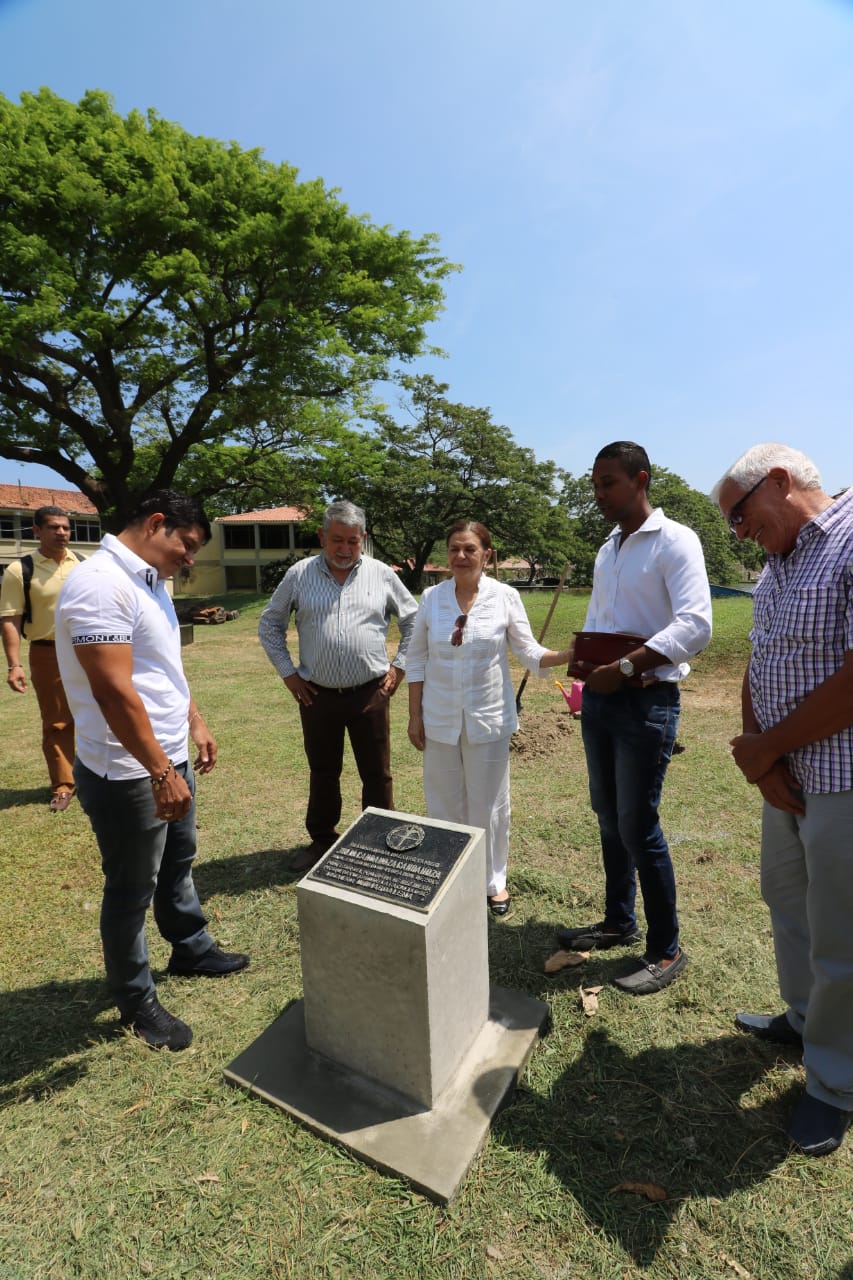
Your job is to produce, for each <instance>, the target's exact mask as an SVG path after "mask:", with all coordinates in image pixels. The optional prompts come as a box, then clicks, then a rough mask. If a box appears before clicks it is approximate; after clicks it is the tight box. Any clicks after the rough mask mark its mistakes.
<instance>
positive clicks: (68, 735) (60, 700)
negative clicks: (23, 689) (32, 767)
mask: <svg viewBox="0 0 853 1280" xmlns="http://www.w3.org/2000/svg"><path fill="white" fill-rule="evenodd" d="M30 676H31V677H32V682H33V688H34V689H35V691H36V698H37V699H38V704H39V711H40V712H41V726H42V735H41V749H42V751H43V752H44V758H45V760H46V761H47V771H48V773H49V774H50V789H51V791H58V790H59V789H60V788H66V787H67V788H68V790H69V791H73V790H74V775H73V773H72V768H73V765H74V720H73V718H72V715H71V711H70V709H69V706H68V699H67V698H66V697H65V689H64V688H63V686H62V679H61V677H60V675H59V666H58V664H57V661H56V649H55V648H54V646H53V645H52V644H41V643H35V644H31V645H30Z"/></svg>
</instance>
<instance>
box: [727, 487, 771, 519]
mask: <svg viewBox="0 0 853 1280" xmlns="http://www.w3.org/2000/svg"><path fill="white" fill-rule="evenodd" d="M766 479H767V476H762V477H761V479H760V480H757V481H756V483H755V484H754V485H753V486H752V488H751V489H747V491H746V493H745V494H744V495H743V497H742V498H738V500H737V502H736V503H735V505H734V506H733V507H732V509H731V511H730V512H729V514H728V515H727V516H726V520H727V521H728V524H729V528H730V529H731V530H732V531H734V530H735V529H737V527H738V526H739V525H742V524H743V522H744V514H743V509H744V506H745V505H746V503H747V502H748V501H749V499H750V498H751V497H752V495H753V494H754V493H755V490H756V489H758V488H759V487H760V486H761V485H763V484H764V481H765V480H766Z"/></svg>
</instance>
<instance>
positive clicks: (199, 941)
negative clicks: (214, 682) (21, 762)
mask: <svg viewBox="0 0 853 1280" xmlns="http://www.w3.org/2000/svg"><path fill="white" fill-rule="evenodd" d="M209 537H210V524H209V523H208V520H207V517H206V515H205V514H204V511H203V509H202V507H201V504H200V503H199V502H198V500H197V499H195V498H188V497H185V496H184V495H182V494H178V493H173V492H171V491H169V490H160V491H158V492H155V493H152V494H150V495H149V496H148V497H147V498H145V499H144V500H143V501H142V502H141V503H140V504H139V506H138V507H137V508H136V510H135V511H134V512H132V513H131V515H130V517H129V519H128V522H127V526H126V527H125V529H124V530H123V531H122V532H121V533H120V534H119V535H118V536H117V537H113V536H112V535H111V534H107V536H106V537H105V538H104V540H103V541H102V543H101V546H100V547H99V549H98V550H97V551H96V552H95V554H94V555H93V556H92V557H91V558H90V559H89V560H87V561H86V562H85V564H83V565H81V566H80V567H79V568H78V569H77V570H76V571H75V573H74V574H73V575H72V577H70V578H69V579H68V582H67V583H66V584H65V586H64V587H63V589H62V592H61V594H60V597H59V602H58V605H57V609H56V652H57V658H58V660H59V668H60V671H61V673H62V680H63V684H64V686H65V690H66V693H67V695H68V702H69V704H70V706H71V709H72V711H73V713H74V720H75V722H76V726H77V758H76V760H75V762H74V780H75V782H76V784H77V794H78V796H79V799H80V804H81V806H82V808H83V810H84V811H85V813H86V815H87V817H88V818H89V821H90V822H91V824H92V830H93V831H94V833H95V836H96V838H97V841H98V846H99V848H100V851H101V862H102V866H103V871H104V877H105V883H104V898H103V903H102V906H101V940H102V942H103V947H104V963H105V966H106V971H107V982H108V984H109V987H110V990H111V992H112V994H113V997H114V999H115V1002H116V1004H117V1005H118V1008H119V1012H120V1014H121V1020H122V1022H123V1023H124V1025H126V1026H129V1027H130V1028H131V1029H132V1030H133V1032H134V1034H136V1035H138V1036H139V1037H140V1038H141V1039H143V1040H145V1041H146V1042H147V1043H148V1044H150V1045H153V1046H158V1047H159V1046H165V1047H167V1048H169V1049H184V1048H186V1046H187V1045H188V1044H189V1043H190V1041H191V1040H192V1031H191V1030H190V1028H189V1027H188V1026H187V1025H186V1023H184V1022H182V1021H181V1020H180V1018H176V1017H174V1016H173V1015H172V1014H170V1013H167V1011H166V1010H165V1009H164V1008H163V1007H162V1005H161V1004H160V1003H159V1001H158V999H157V993H156V990H155V986H154V980H153V978H152V976H151V969H150V967H149V964H148V945H147V942H146V938H145V916H146V913H147V911H148V907H149V906H150V905H151V903H152V902H153V904H154V919H155V921H156V923H157V927H158V929H159V930H160V933H161V934H162V935H163V937H164V938H166V939H167V941H169V942H171V944H172V955H171V958H170V960H169V966H168V969H169V973H172V974H179V975H182V976H186V977H192V976H196V975H203V976H207V977H219V976H222V975H224V974H228V973H235V972H237V971H238V970H240V969H244V968H245V967H246V965H247V964H248V963H249V957H248V956H246V955H241V954H239V953H232V954H228V953H226V952H223V951H220V950H219V948H218V947H217V946H216V945H215V944H214V942H213V939H212V938H211V936H210V934H209V933H208V931H207V920H206V919H205V916H204V914H203V912H202V909H201V904H200V902H199V899H198V894H197V893H196V889H195V885H194V883H193V876H192V863H193V858H194V857H195V851H196V825H195V801H194V793H195V779H194V776H193V769H192V768H191V767H190V764H189V760H188V754H189V753H188V741H187V734H188V732H189V736H190V737H191V738H192V740H193V743H194V744H195V746H196V748H197V750H198V758H197V760H196V761H195V765H194V768H195V769H197V770H198V772H199V773H202V774H204V773H210V771H211V769H212V768H213V767H214V765H215V764H216V743H215V742H214V740H213V738H212V737H211V735H210V732H209V730H208V728H207V725H206V724H205V722H204V718H203V717H202V714H201V712H200V711H199V709H198V708H197V707H196V705H195V703H194V701H193V699H192V695H191V694H190V690H189V686H188V684H187V681H186V677H185V675H184V669H183V664H182V662H181V640H180V628H179V625H178V620H177V617H176V615H175V610H174V606H173V605H172V601H171V599H170V597H169V594H168V592H167V591H166V587H165V581H164V580H165V579H166V578H169V577H171V576H173V575H174V574H175V573H177V572H178V570H180V569H182V568H183V567H184V565H190V564H192V562H193V557H194V555H195V554H196V552H197V551H198V549H199V547H201V546H202V545H203V544H204V543H205V542H206V541H207V540H208V539H209Z"/></svg>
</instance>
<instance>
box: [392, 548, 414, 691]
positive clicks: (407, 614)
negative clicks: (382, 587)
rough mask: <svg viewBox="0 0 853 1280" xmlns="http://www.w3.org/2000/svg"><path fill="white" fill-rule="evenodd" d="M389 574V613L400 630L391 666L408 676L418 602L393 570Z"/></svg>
mask: <svg viewBox="0 0 853 1280" xmlns="http://www.w3.org/2000/svg"><path fill="white" fill-rule="evenodd" d="M390 572H391V577H392V583H391V586H390V590H389V599H388V605H389V609H390V612H391V613H393V614H395V615H396V618H397V623H398V625H399V628H400V643H399V645H398V646H397V652H396V653H395V655H394V661H393V662H392V663H391V665H392V667H399V668H400V670H401V671H405V672H406V675H407V676H408V674H409V670H408V662H409V645H410V644H411V640H412V633H413V630H414V626H415V618H416V617H417V616H418V602H417V600H416V599H415V597H414V596H413V595H412V594H411V592H410V591H408V590H407V588H406V587H404V586H403V584H402V582H401V581H400V579H399V578H398V577H397V575H396V573H394V572H393V570H391V571H390Z"/></svg>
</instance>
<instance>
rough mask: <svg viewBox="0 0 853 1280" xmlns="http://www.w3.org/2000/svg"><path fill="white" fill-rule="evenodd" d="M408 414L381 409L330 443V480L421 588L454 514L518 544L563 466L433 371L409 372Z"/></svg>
mask: <svg viewBox="0 0 853 1280" xmlns="http://www.w3.org/2000/svg"><path fill="white" fill-rule="evenodd" d="M400 381H401V384H402V386H403V389H404V391H405V393H406V397H407V398H406V399H405V400H404V406H405V415H406V420H404V421H398V420H397V419H396V418H395V417H394V416H393V415H392V414H391V413H389V412H387V411H379V412H376V413H375V414H374V417H373V421H374V424H375V425H374V426H373V428H372V429H371V430H366V431H364V432H358V431H352V430H351V431H348V432H346V433H344V435H343V436H342V437H340V438H339V440H338V441H337V442H336V443H334V444H333V445H331V446H330V447H329V449H328V450H327V455H326V468H325V485H326V488H327V489H328V491H329V492H332V493H336V494H338V495H340V496H344V497H347V498H350V499H351V500H352V501H354V502H357V503H358V504H359V505H360V506H363V507H364V509H365V511H366V512H367V514H368V520H369V524H370V531H371V534H372V537H373V542H374V546H375V548H376V551H377V552H378V554H379V555H380V556H381V557H382V558H383V559H385V560H387V561H389V562H390V563H392V564H397V565H399V566H400V568H401V572H402V574H403V578H404V580H405V582H406V584H407V585H408V586H409V587H410V588H411V589H412V590H414V591H419V590H420V586H421V580H422V576H423V570H424V566H425V565H426V564H427V562H428V560H429V558H430V556H431V554H432V552H433V548H434V546H435V544H436V543H440V542H441V541H442V540H443V537H444V534H445V530H446V529H447V527H448V525H449V524H451V523H452V522H453V521H454V520H455V519H457V518H459V517H461V516H464V517H465V518H467V519H470V520H480V521H482V522H483V524H485V525H486V526H487V527H488V529H489V531H490V533H491V534H492V538H493V540H494V542H495V545H496V547H498V548H499V549H501V551H502V552H504V553H507V554H510V553H513V552H519V553H520V552H521V548H522V546H523V545H524V542H525V539H526V538H530V537H532V536H533V530H534V529H535V527H536V526H537V525H538V523H541V521H542V520H543V519H544V518H545V516H546V515H547V512H548V511H549V510H550V507H551V505H552V503H553V500H554V496H555V488H554V482H555V476H556V471H557V469H556V467H555V465H554V463H552V462H537V460H536V458H535V456H534V454H533V452H532V450H530V449H525V448H522V447H521V446H520V445H518V444H516V443H515V441H514V440H513V438H512V435H511V433H510V432H509V431H508V430H507V428H506V427H502V426H498V424H497V423H495V422H493V421H492V418H491V414H490V412H489V410H488V409H481V408H472V407H470V406H468V405H463V404H456V403H454V402H453V401H451V400H449V399H448V398H447V394H446V393H447V390H448V388H447V385H446V384H445V383H440V382H437V381H436V380H435V379H434V378H432V377H430V376H429V375H420V376H417V377H403V378H402V379H401V380H400Z"/></svg>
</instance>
